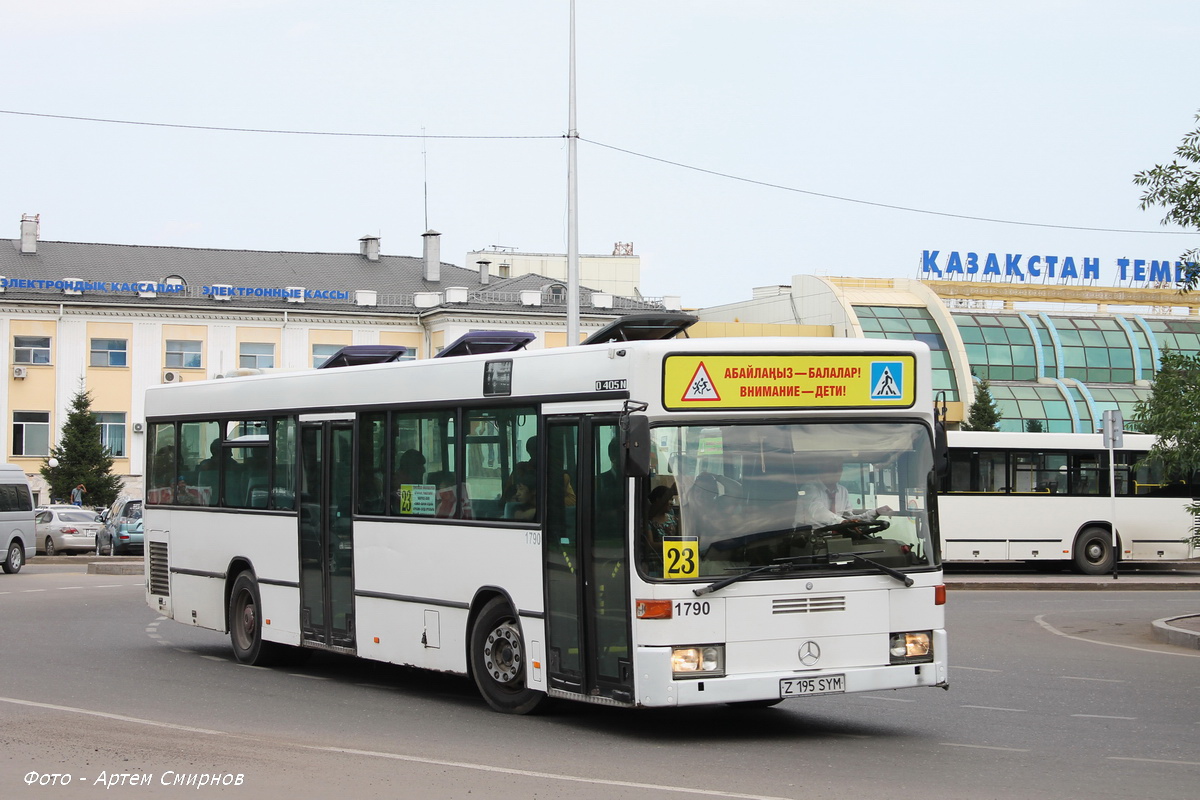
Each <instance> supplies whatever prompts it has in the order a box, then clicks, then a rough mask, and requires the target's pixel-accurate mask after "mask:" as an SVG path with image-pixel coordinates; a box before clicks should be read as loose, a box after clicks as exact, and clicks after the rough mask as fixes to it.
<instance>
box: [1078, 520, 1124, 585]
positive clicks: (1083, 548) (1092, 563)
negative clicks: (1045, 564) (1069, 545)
mask: <svg viewBox="0 0 1200 800" xmlns="http://www.w3.org/2000/svg"><path fill="white" fill-rule="evenodd" d="M1114 557H1115V556H1114V553H1113V546H1112V532H1111V531H1108V530H1105V529H1104V528H1087V529H1085V530H1084V531H1083V533H1081V534H1079V536H1077V537H1075V548H1074V550H1073V551H1072V555H1071V559H1072V561H1073V562H1074V564H1075V569H1076V570H1078V571H1079V572H1082V573H1083V574H1084V575H1103V574H1104V573H1106V572H1112V568H1113V558H1114Z"/></svg>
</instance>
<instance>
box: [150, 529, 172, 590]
mask: <svg viewBox="0 0 1200 800" xmlns="http://www.w3.org/2000/svg"><path fill="white" fill-rule="evenodd" d="M150 594H157V595H161V596H163V597H170V596H171V579H170V574H169V573H168V571H167V543H166V542H150Z"/></svg>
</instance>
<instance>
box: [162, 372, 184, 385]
mask: <svg viewBox="0 0 1200 800" xmlns="http://www.w3.org/2000/svg"><path fill="white" fill-rule="evenodd" d="M182 382H183V373H182V372H176V371H175V370H173V369H169V370H167V371H166V372H164V373H163V383H182Z"/></svg>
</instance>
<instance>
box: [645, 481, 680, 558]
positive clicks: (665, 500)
mask: <svg viewBox="0 0 1200 800" xmlns="http://www.w3.org/2000/svg"><path fill="white" fill-rule="evenodd" d="M677 494H678V493H677V492H676V491H675V487H674V486H672V485H670V484H663V485H662V486H655V487H654V488H653V489H651V490H650V496H649V497H648V498H647V500H646V529H645V537H646V542H647V544H649V545H650V547H651V550H652V551H655V552H659V553H661V548H662V542H663V539H665V538H666V537H668V536H678V535H679V517H678V515H677V513H676V510H675V496H676V495H677Z"/></svg>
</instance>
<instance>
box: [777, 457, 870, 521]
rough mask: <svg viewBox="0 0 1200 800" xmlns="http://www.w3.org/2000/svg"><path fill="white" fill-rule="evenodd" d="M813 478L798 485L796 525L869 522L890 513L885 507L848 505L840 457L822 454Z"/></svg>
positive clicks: (814, 467) (847, 494)
mask: <svg viewBox="0 0 1200 800" xmlns="http://www.w3.org/2000/svg"><path fill="white" fill-rule="evenodd" d="M811 474H812V476H813V477H812V479H811V480H809V481H807V482H806V483H804V484H803V485H802V486H801V487H800V503H799V505H798V506H797V508H796V524H797V525H811V526H812V527H814V528H824V527H827V526H829V525H837V524H839V523H842V522H871V521H873V520H874V519H875V518H876V517H878V516H879V515H881V514H891V513H892V509H891V508H889V507H888V506H880V507H879V508H875V509H857V510H856V509H853V508H851V507H850V492H849V491H848V490H847V489H846V487H845V486H843V485H842V484H841V483H840V481H841V479H842V459H841V458H839V457H838V456H835V455H830V454H825V455H822V456H821V457H820V458H819V460H818V461H817V462H816V463H815V464H814V465H813V471H812V473H811Z"/></svg>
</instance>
